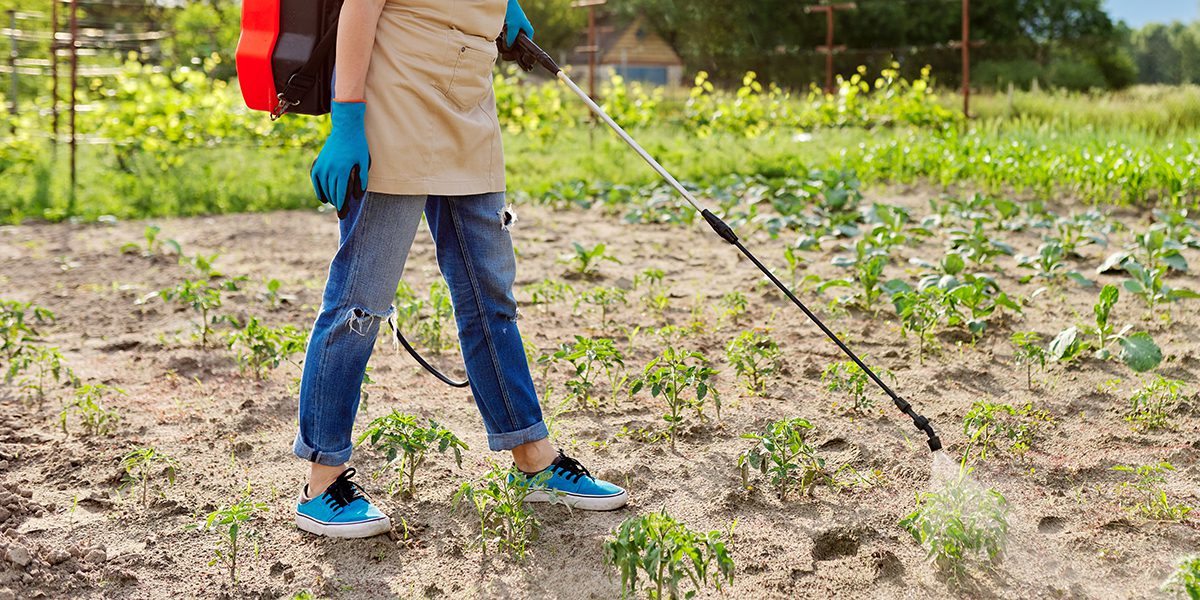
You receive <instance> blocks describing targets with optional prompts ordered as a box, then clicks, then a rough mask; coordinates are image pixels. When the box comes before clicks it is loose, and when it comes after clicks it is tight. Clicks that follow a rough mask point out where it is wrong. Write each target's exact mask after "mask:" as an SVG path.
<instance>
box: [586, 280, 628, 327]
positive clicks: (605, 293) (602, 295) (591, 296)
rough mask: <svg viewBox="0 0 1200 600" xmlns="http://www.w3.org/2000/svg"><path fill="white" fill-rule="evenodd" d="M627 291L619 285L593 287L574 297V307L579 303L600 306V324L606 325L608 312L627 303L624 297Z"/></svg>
mask: <svg viewBox="0 0 1200 600" xmlns="http://www.w3.org/2000/svg"><path fill="white" fill-rule="evenodd" d="M626 294H627V292H626V291H625V290H624V289H622V288H619V287H594V288H592V289H590V290H588V291H586V292H584V293H582V294H579V295H578V296H576V297H575V309H576V310H579V305H580V304H590V305H592V306H598V307H600V326H601V327H607V326H608V312H609V311H610V310H612V307H615V306H617V305H619V304H628V303H629V301H628V300H626V299H625V296H626Z"/></svg>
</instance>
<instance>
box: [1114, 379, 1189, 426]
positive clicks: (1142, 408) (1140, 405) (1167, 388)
mask: <svg viewBox="0 0 1200 600" xmlns="http://www.w3.org/2000/svg"><path fill="white" fill-rule="evenodd" d="M1183 386H1184V383H1183V381H1182V380H1179V379H1167V378H1166V377H1163V376H1162V375H1157V376H1155V378H1154V379H1151V380H1150V381H1149V382H1147V383H1146V385H1144V386H1143V387H1141V388H1140V389H1138V390H1136V391H1134V392H1133V395H1132V396H1130V398H1129V411H1128V412H1127V413H1125V420H1126V421H1128V422H1129V423H1130V424H1131V425H1133V428H1134V429H1136V430H1138V431H1152V430H1155V429H1165V428H1168V427H1170V426H1171V411H1172V410H1174V409H1175V407H1176V406H1178V405H1179V402H1180V400H1181V399H1182V396H1183Z"/></svg>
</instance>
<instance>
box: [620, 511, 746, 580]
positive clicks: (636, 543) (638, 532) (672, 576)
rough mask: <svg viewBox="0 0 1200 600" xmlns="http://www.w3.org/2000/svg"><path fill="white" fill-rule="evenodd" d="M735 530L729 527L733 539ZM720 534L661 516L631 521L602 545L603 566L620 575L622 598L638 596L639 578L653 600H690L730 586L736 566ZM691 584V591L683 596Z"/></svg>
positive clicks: (628, 520)
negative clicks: (705, 591)
mask: <svg viewBox="0 0 1200 600" xmlns="http://www.w3.org/2000/svg"><path fill="white" fill-rule="evenodd" d="M732 530H733V526H731V527H730V534H729V536H728V537H732ZM726 538H727V536H725V535H722V533H721V532H719V531H710V532H708V533H700V532H697V531H694V530H692V529H689V528H688V527H687V526H686V525H684V524H683V523H680V522H679V521H676V520H675V519H674V518H673V517H671V516H670V515H669V514H667V510H666V508H663V509H662V511H661V512H656V513H649V514H645V515H640V516H634V517H629V518H627V519H625V521H623V522H622V523H621V525H620V526H619V527H618V528H617V530H616V531H615V532H614V539H610V540H606V541H605V542H604V558H605V562H606V563H608V564H610V565H613V566H614V567H616V568H617V570H618V571H620V572H621V598H628V597H630V596H632V595H636V594H637V593H638V589H639V585H640V581H639V575H641V576H644V577H645V578H646V579H648V580H649V584H650V586H651V587H650V588H649V589H647V596H648V597H649V598H652V599H655V600H668V599H669V600H676V599H678V598H691V597H693V596H694V595H695V594H696V593H698V592H700V591H702V590H703V589H704V588H705V586H707V585H709V584H710V582H711V585H712V586H713V587H715V588H716V589H717V590H718V591H719V590H720V589H721V586H722V585H723V584H725V583H733V574H734V564H733V559H732V558H730V556H729V550H728V549H727V548H726V543H727V542H726ZM685 580H686V581H690V582H691V584H692V587H693V588H694V589H692V590H688V591H686V592H681V590H680V584H681V583H682V582H684V581H685Z"/></svg>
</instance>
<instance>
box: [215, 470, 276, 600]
mask: <svg viewBox="0 0 1200 600" xmlns="http://www.w3.org/2000/svg"><path fill="white" fill-rule="evenodd" d="M267 510H268V508H267V505H266V504H264V503H262V502H253V501H251V500H250V487H249V486H246V491H245V493H244V494H243V495H242V497H241V498H240V499H239V500H238V501H237V502H235V503H233V504H231V505H229V506H227V507H225V508H221V509H217V510H215V511H213V512H211V513H209V514H208V517H207V518H206V519H205V520H204V530H205V531H215V532H217V534H218V535H219V536H220V538H219V540H218V541H217V544H216V546H215V547H214V548H213V554H214V556H213V559H212V560H210V561H209V562H208V565H209V566H212V565H215V564H217V563H221V564H223V565H224V566H225V567H226V568H228V569H229V581H230V582H231V583H233V584H237V569H238V556H239V554H240V552H241V550H242V548H241V547H240V546H241V544H242V543H243V541H244V540H247V539H248V540H252V541H254V553H255V555H257V554H258V542H257V538H258V532H257V531H254V530H253V529H250V528H249V525H250V522H251V521H253V520H254V519H255V518H256V517H257V516H258V515H259V513H262V512H266V511H267Z"/></svg>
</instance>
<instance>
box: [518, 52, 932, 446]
mask: <svg viewBox="0 0 1200 600" xmlns="http://www.w3.org/2000/svg"><path fill="white" fill-rule="evenodd" d="M504 38H505V34H504V33H501V34H500V38H499V39H497V40H496V44H497V46H498V47H499V49H500V56H501V58H503V59H505V60H511V61H516V63H517V64H518V65H520V67H521V68H522V69H524V70H526V71H532V70H533V68H534V66H535V65H541V66H542V67H544V68H545V69H546V70H547V71H549V72H550V73H551V74H552V75H554V76H555V77H557V78H558V80H559V81H561V82H563V83H564V84H566V86H567V88H569V89H570V90H571V92H573V93H574V94H575V95H576V96H578V97H579V99H580V100H582V101H583V103H584V104H586V105H587V107H588V109H590V110H591V111H592V114H594V115H596V116H597V117H599V118H600V120H602V121H604V123H605V124H606V125H608V127H609V128H610V129H612V130H613V131H614V132H615V133H616V134H617V135H618V136H619V137H620V138H621V139H622V140H624V141H625V143H626V144H628V145H629V147H630V148H632V149H633V151H634V152H637V154H638V156H640V157H642V160H645V161H646V164H648V165H650V168H652V169H654V171H655V172H656V173H658V175H659V176H660V177H662V178H663V180H665V181H666V182H667V183H668V184H670V186H671V187H673V188H675V191H677V192H679V195H680V196H682V197H683V199H684V200H687V202H688V204H691V205H692V208H693V209H695V210H696V212H699V213H700V216H702V217H704V221H705V222H707V223H708V225H709V227H712V229H713V231H714V232H716V234H717V235H718V236H720V237H721V239H723V240H725V241H726V242H728V243H730V244H732V245H733V246H734V247H736V248H737V249H738V251H740V252H741V253H742V254H743V255H744V256H745V257H746V258H748V259H750V262H752V263H754V266H756V267H758V270H759V271H762V273H763V275H766V276H767V279H770V280H771V283H773V284H775V287H777V288H779V290H780V291H781V292H783V293H784V295H786V296H787V297H788V299H789V300H791V301H792V303H793V304H795V305H796V306H797V307H798V308H799V309H800V310H801V311H803V312H804V314H805V315H806V316H807V317H808V318H809V320H811V321H812V322H813V323H814V324H815V325H816V326H817V327H818V328H819V329H820V330H821V332H822V333H824V334H825V335H826V336H827V337H828V338H829V339H830V340H833V343H834V344H837V347H838V348H840V349H841V350H842V352H843V353H845V354H846V356H848V357H850V360H852V361H854V364H856V365H858V367H859V368H860V369H862V370H863V372H864V373H866V374H867V376H868V377H870V378H871V381H874V382H875V384H876V385H878V386H879V388H880V389H882V390H883V391H884V392H885V393H887V395H888V396H889V397H890V398H891V399H892V402H894V403H895V404H896V408H899V409H900V412H902V413H904V414H905V415H908V417H909V418H911V419H912V421H913V425H914V426H916V428H917V429H919V430H920V431H921V432H922V433H924V434H925V435H926V437H927V438H928V440H927V443H928V444H929V450H930V451H932V452H937V451H938V450H941V449H942V440H941V439H940V438H938V436H937V434H936V433H934V431H933V425H931V424H930V423H929V419H927V418H925V417H924V416H922V415H920V414H918V413H917V411H916V410H914V409H913V407H912V405H911V404H909V403H908V402H907V401H906V400H905V399H904V398H901V397H900V396H899V395H898V394H896V392H894V391H892V388H890V387H888V385H887V384H886V383H884V382H883V380H882V379H880V378H879V376H878V375H876V374H875V372H874V371H872V370H871V368H870V367H868V366H867V365H866V363H864V362H863V361H862V359H860V358H859V357H858V355H857V354H855V353H854V351H853V350H851V349H850V348H849V347H848V346H846V344H845V343H844V342H842V340H841V339H840V338H839V337H838V336H837V335H836V334H834V333H833V331H831V330H830V329H829V328H828V327H826V326H825V324H824V323H822V322H821V319H819V318H817V315H815V314H813V312H812V311H810V310H809V309H808V307H807V306H805V305H804V303H803V302H801V301H800V299H799V298H797V297H796V295H795V294H793V293H792V291H791V290H790V289H788V287H787V286H786V285H784V284H783V282H782V281H780V280H779V278H778V277H775V274H774V273H772V272H771V270H770V269H768V268H767V266H766V265H764V264H763V263H762V262H761V261H759V260H758V257H756V256H754V253H752V252H750V250H748V249H746V247H745V246H743V245H742V242H741V240H739V239H738V236H737V233H735V232H734V231H733V228H732V227H730V226H729V225H728V224H727V223H725V221H723V220H722V219H721V218H720V217H718V216H717V215H715V214H713V213H712V211H710V210H708V209H707V208H703V207H702V206H700V203H699V202H697V201H696V198H695V197H693V196H692V193H691V192H689V191H688V190H687V188H685V187H683V185H682V184H680V183H679V181H678V180H676V179H675V177H674V176H672V175H671V174H670V173H669V172H667V170H666V169H665V168H663V166H662V165H660V164H659V163H658V161H657V160H654V157H653V156H650V154H649V153H648V152H646V151H645V150H644V149H643V148H642V147H641V145H640V144H638V143H637V142H636V141H635V140H634V139H633V138H632V137H630V136H629V134H628V133H626V132H625V130H624V129H623V128H622V127H621V126H620V125H618V124H617V122H616V121H614V120H612V117H610V116H608V113H606V112H604V109H602V108H600V106H599V105H597V104H596V102H595V101H594V100H592V98H591V97H590V96H588V95H587V94H586V93H584V91H583V90H582V89H580V88H579V86H578V85H575V82H574V81H571V78H570V77H568V76H567V74H566V73H565V72H563V70H562V69H560V68H559V66H558V65H557V64H556V63H555V62H554V60H553V59H551V58H550V55H549V54H546V52H545V51H544V50H542V49H541V48H539V47H538V46H537V44H534V43H533V40H530V39H529V37H528V36H526V35H525V34H524V33H521V34H518V35H517V40H516V42H514V43H513V45H512V46H511V47H510V46H506V45H505V44H504Z"/></svg>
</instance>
